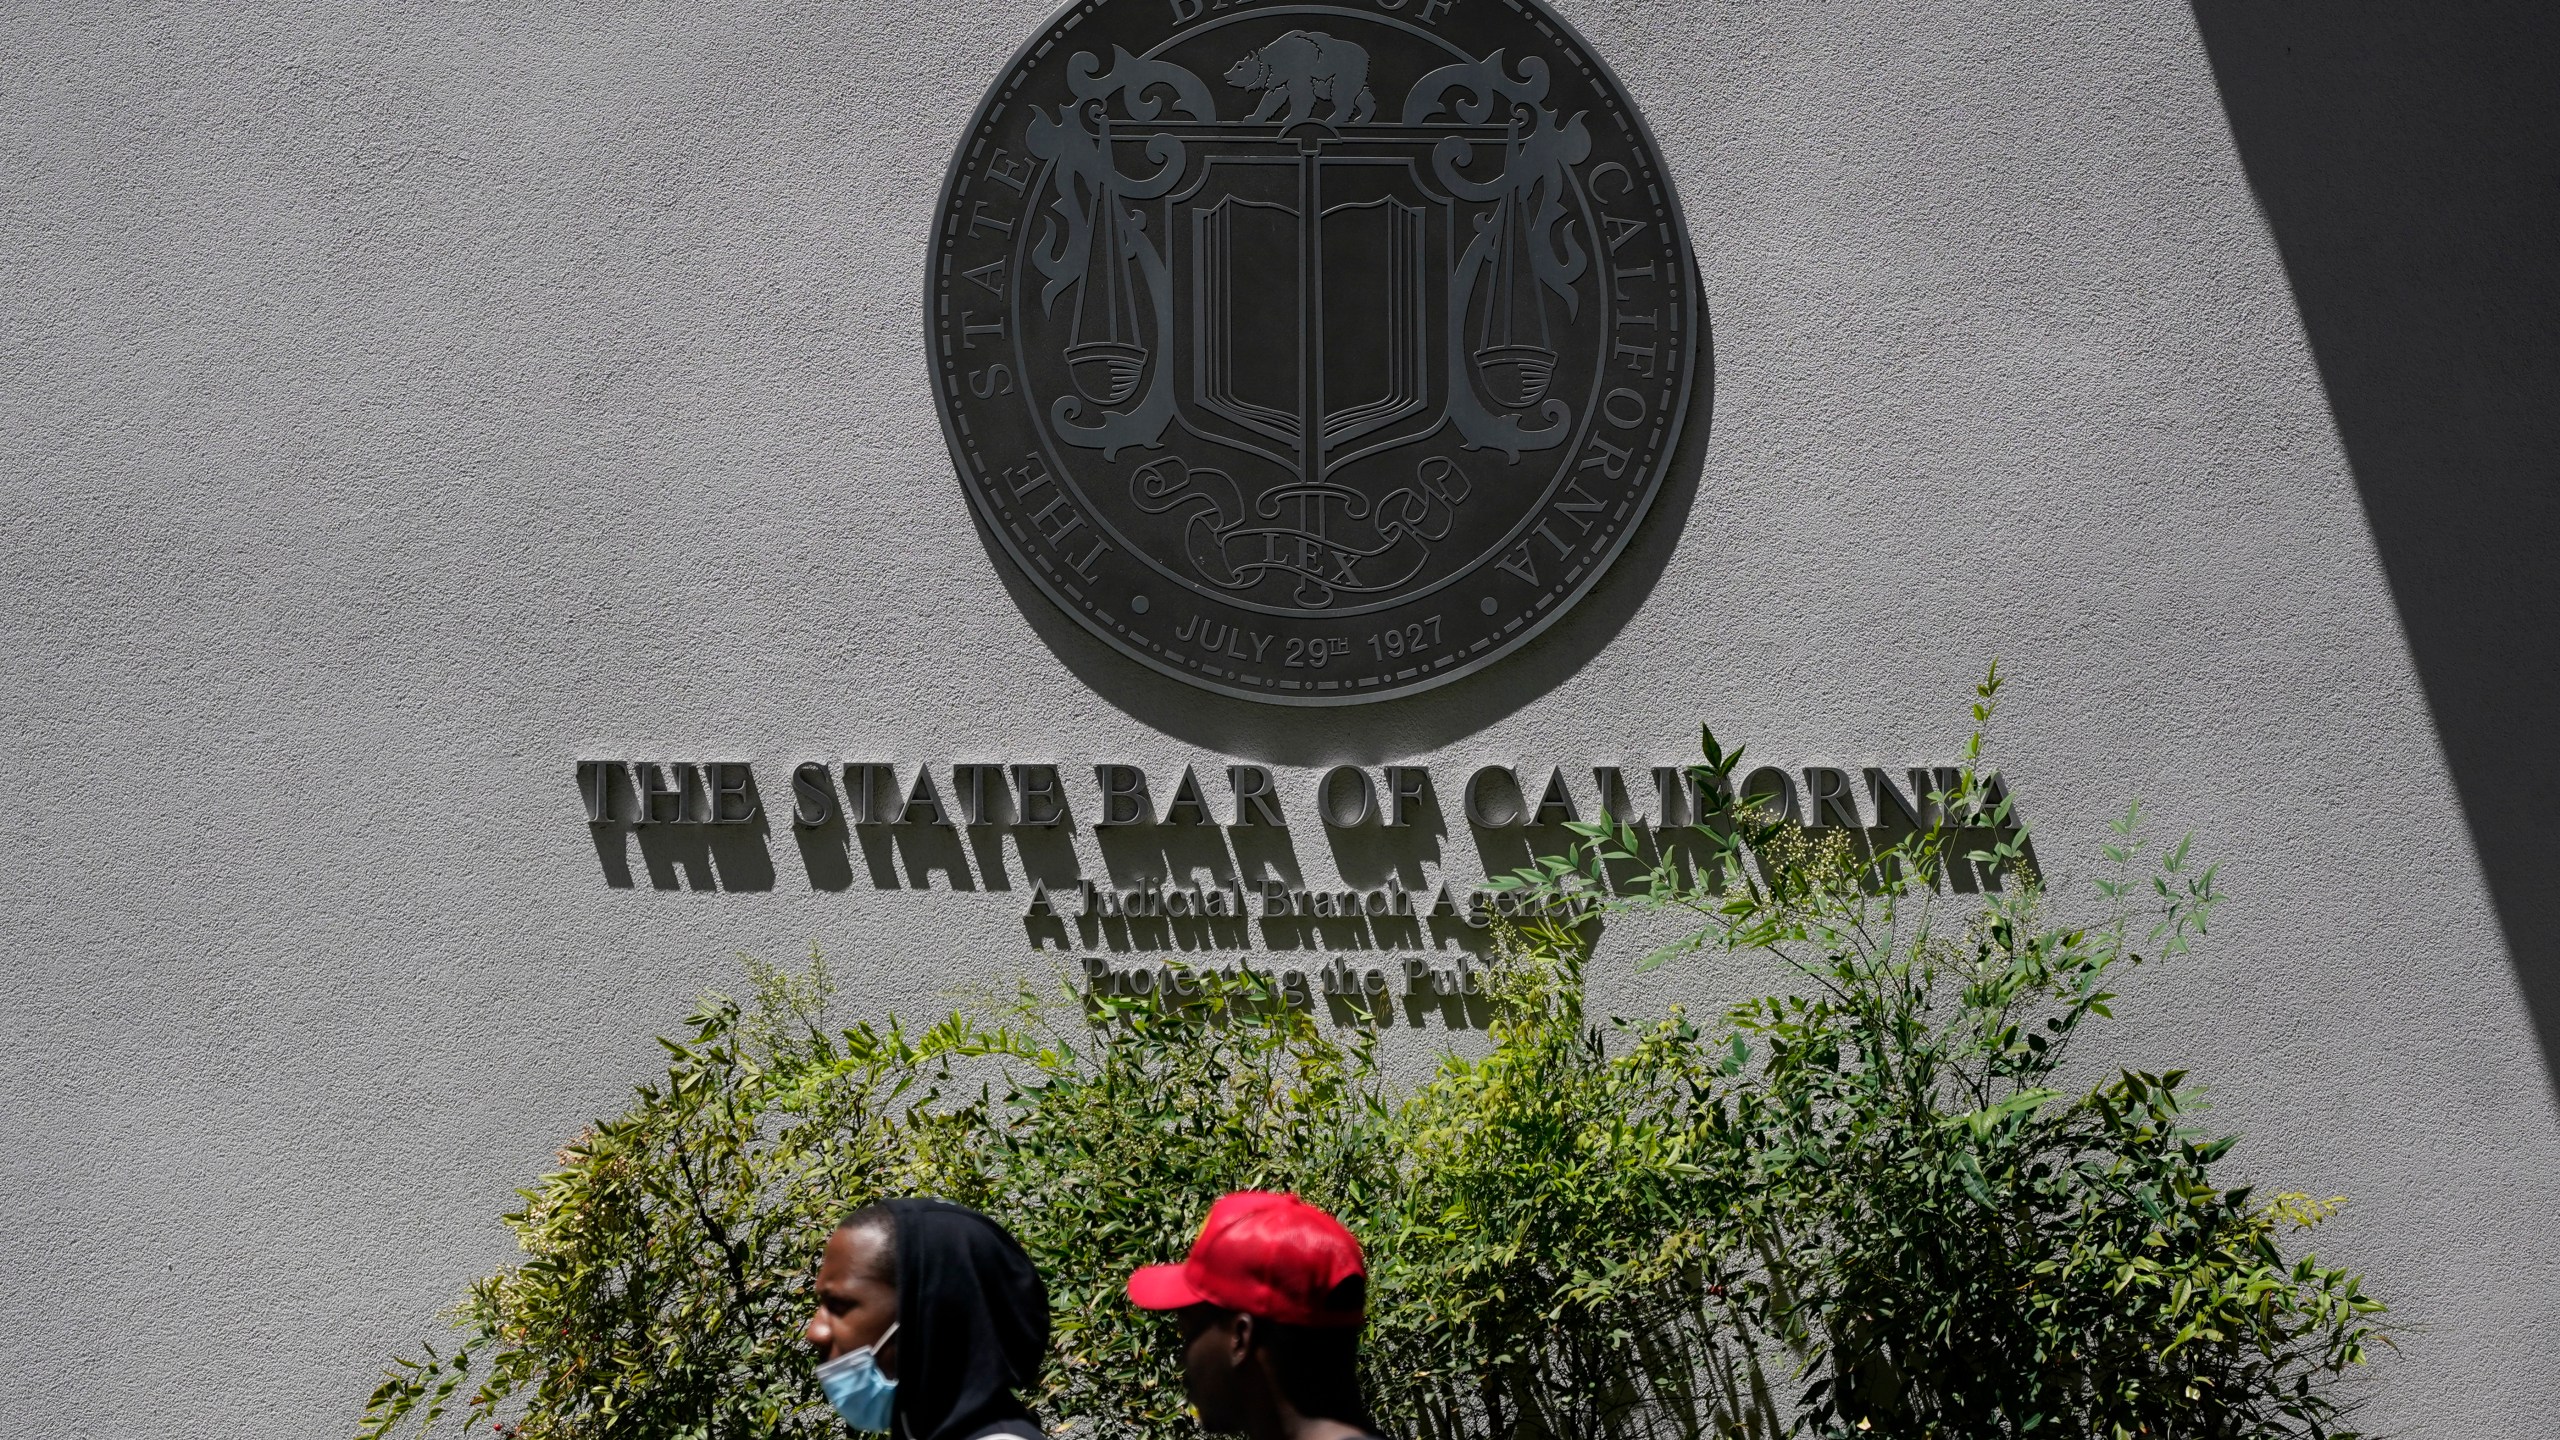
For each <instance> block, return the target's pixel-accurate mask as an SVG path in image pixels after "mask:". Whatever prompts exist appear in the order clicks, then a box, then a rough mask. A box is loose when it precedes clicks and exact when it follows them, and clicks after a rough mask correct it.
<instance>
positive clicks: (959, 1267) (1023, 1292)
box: [888, 1200, 1049, 1440]
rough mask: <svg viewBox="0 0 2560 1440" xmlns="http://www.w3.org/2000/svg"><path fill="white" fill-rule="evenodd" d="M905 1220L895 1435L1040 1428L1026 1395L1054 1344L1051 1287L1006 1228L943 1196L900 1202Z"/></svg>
mask: <svg viewBox="0 0 2560 1440" xmlns="http://www.w3.org/2000/svg"><path fill="white" fill-rule="evenodd" d="M888 1203H889V1210H890V1213H892V1214H894V1215H895V1216H897V1221H898V1395H897V1408H896V1410H895V1412H894V1414H893V1418H892V1420H891V1427H892V1428H891V1434H892V1435H894V1436H895V1437H896V1440H970V1437H971V1436H975V1435H979V1434H983V1433H984V1432H985V1431H987V1430H988V1429H989V1428H991V1427H995V1426H998V1425H1001V1424H1003V1422H1005V1421H1008V1420H1010V1421H1015V1422H1017V1423H1016V1424H1015V1425H1011V1426H1006V1427H1005V1428H1007V1429H1012V1430H1016V1431H1029V1432H1030V1433H1035V1434H1036V1433H1037V1428H1036V1426H1035V1425H1034V1423H1033V1422H1032V1420H1031V1411H1030V1409H1029V1408H1028V1407H1026V1406H1025V1405H1024V1404H1023V1403H1022V1401H1021V1400H1019V1399H1017V1398H1016V1394H1017V1392H1021V1391H1028V1390H1030V1389H1031V1388H1032V1386H1033V1384H1034V1383H1035V1382H1036V1381H1037V1380H1038V1378H1039V1375H1040V1361H1041V1359H1042V1358H1043V1356H1045V1355H1046V1354H1047V1352H1048V1349H1049V1287H1048V1286H1046V1285H1043V1284H1042V1283H1040V1272H1039V1271H1037V1270H1035V1269H1033V1268H1032V1267H1031V1257H1030V1256H1028V1255H1025V1254H1023V1253H1022V1247H1021V1246H1020V1245H1018V1244H1016V1243H1014V1239H1013V1237H1012V1236H1011V1235H1009V1234H1007V1233H1005V1228H1004V1227H1003V1226H1001V1225H999V1224H997V1223H996V1222H994V1221H993V1220H990V1219H988V1218H987V1217H986V1216H984V1215H981V1214H979V1213H978V1212H977V1211H975V1210H966V1209H963V1208H961V1207H960V1206H957V1205H953V1204H951V1203H949V1202H948V1201H943V1200H892V1201H890V1202H888Z"/></svg>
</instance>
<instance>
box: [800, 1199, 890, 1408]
mask: <svg viewBox="0 0 2560 1440" xmlns="http://www.w3.org/2000/svg"><path fill="white" fill-rule="evenodd" d="M897 1263H898V1262H897V1257H896V1256H895V1255H894V1254H892V1253H890V1250H889V1247H888V1244H887V1242H886V1240H885V1238H884V1237H883V1236H882V1235H881V1233H880V1232H879V1231H878V1230H875V1229H871V1228H869V1227H865V1228H863V1229H860V1230H838V1231H837V1232H836V1233H834V1234H833V1235H830V1236H828V1237H827V1250H826V1254H825V1255H823V1256H822V1257H820V1258H819V1261H818V1282H817V1285H816V1289H817V1292H818V1308H817V1310H816V1312H815V1313H813V1314H812V1315H810V1317H809V1324H808V1326H807V1327H806V1328H805V1329H803V1330H802V1332H801V1334H802V1336H803V1337H804V1338H806V1339H807V1340H808V1342H809V1348H810V1349H812V1350H815V1351H817V1352H818V1363H819V1364H821V1365H823V1364H825V1363H826V1362H827V1361H829V1360H833V1359H835V1358H836V1357H837V1356H839V1355H843V1354H846V1353H848V1352H850V1351H854V1350H859V1349H861V1348H862V1347H863V1346H865V1345H872V1344H877V1343H878V1342H879V1339H880V1337H881V1336H882V1335H885V1334H888V1331H889V1326H890V1325H891V1324H893V1323H895V1322H896V1320H897V1318H898V1282H897V1280H896V1279H895V1278H894V1277H895V1276H896V1274H897ZM873 1359H874V1362H875V1363H877V1364H878V1365H879V1367H880V1373H881V1374H883V1375H886V1376H888V1377H889V1378H890V1379H892V1380H895V1379H897V1378H898V1342H897V1339H896V1337H894V1336H892V1337H891V1338H890V1341H889V1343H888V1344H886V1345H883V1346H881V1347H880V1353H879V1354H878V1355H877V1356H875V1357H873Z"/></svg>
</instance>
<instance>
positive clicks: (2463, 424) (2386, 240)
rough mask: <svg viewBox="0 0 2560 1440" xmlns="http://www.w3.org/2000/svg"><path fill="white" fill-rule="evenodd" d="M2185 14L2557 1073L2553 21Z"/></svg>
mask: <svg viewBox="0 0 2560 1440" xmlns="http://www.w3.org/2000/svg"><path fill="white" fill-rule="evenodd" d="M2194 11H2195V17H2196V24H2197V28H2198V29H2199V30H2200V31H2201V32H2202V35H2203V39H2204V46H2205V52H2206V55H2207V56H2208V58H2209V59H2210V61H2211V63H2212V66H2213V73H2214V80H2215V83H2216V84H2217V85H2218V86H2219V87H2220V89H2221V92H2222V104H2223V109H2224V110H2225V111H2226V112H2227V114H2228V115H2229V117H2230V121H2231V132H2232V136H2233V139H2234V141H2235V143H2236V144H2237V145H2238V148H2239V153H2240V160H2241V164H2242V166H2243V167H2244V168H2245V170H2246V172H2247V174H2248V177H2249V182H2250V185H2251V186H2252V187H2253V188H2254V189H2255V191H2256V192H2257V197H2258V202H2259V205H2260V207H2261V208H2262V209H2263V210H2264V212H2265V215H2266V219H2267V224H2268V226H2269V228H2270V229H2271V230H2272V232H2273V234H2274V237H2275V242H2276V246H2277V248H2278V250H2279V251H2280V252H2281V254H2282V256H2283V260H2284V265H2285V269H2286V271H2287V273H2288V275H2289V276H2290V278H2291V280H2292V284H2293V292H2294V299H2295V303H2296V304H2297V305H2298V306H2299V308H2300V310H2301V314H2302V320H2303V325H2304V327H2305V330H2306V332H2307V333H2308V335H2309V339H2310V343H2311V348H2312V351H2313V353H2314V355H2315V357H2316V359H2317V361H2318V364H2319V367H2320V375H2321V379H2322V382H2323V383H2324V384H2325V386H2326V387H2327V390H2328V395H2329V405H2330V408H2331V410H2332V411H2333V412H2334V414H2335V416H2336V419H2337V424H2338V431H2339V434H2340V437H2341V438H2342V439H2343V440H2344V442H2345V446H2346V454H2347V462H2348V464H2349V466H2350V467H2351V468H2352V470H2353V472H2354V476H2355V483H2356V489H2357V492H2358V494H2359V495H2360V497H2361V498H2362V500H2363V503H2364V510H2365V516H2366V519H2367V522H2368V523H2369V525H2370V526H2371V528H2372V532H2373V537H2374V542H2375V544H2376V546H2377V548H2378V549H2379V550H2380V553H2381V558H2382V565H2383V569H2384V572H2385V574H2386V575H2387V577H2388V579H2389V582H2390V586H2391V592H2392V597H2393V599H2394V600H2395V602H2396V603H2397V604H2398V607H2399V612H2400V620H2401V625H2402V628H2403V629H2404V630H2405V631H2406V633H2407V635H2408V638H2409V646H2410V649H2411V652H2412V654H2413V655H2414V657H2415V659H2416V662H2417V668H2418V675H2419V678H2420V681H2421V683H2423V684H2424V686H2425V687H2426V694H2427V701H2428V704H2429V706H2430V707H2431V708H2432V709H2433V711H2434V718H2435V723H2436V730H2437V733H2438V734H2439V735H2440V736H2441V737H2442V740H2443V744H2444V749H2445V755H2446V758H2447V760H2448V762H2449V763H2450V764H2451V766H2452V770H2453V779H2454V783H2455V786H2456V787H2457V789H2458V790H2459V792H2460V797H2461V802H2462V807H2463V812H2464V815H2465V817H2466V819H2467V820H2468V822H2469V824H2470V828H2471V836H2472V841H2473V844H2474V845H2475V846H2476V847H2477V849H2478V851H2479V854H2480V860H2481V863H2482V865H2483V867H2484V868H2485V871H2486V873H2487V877H2488V882H2489V888H2490V891H2491V894H2492V897H2493V898H2494V900H2495V902H2496V905H2497V910H2498V916H2499V920H2500V923H2501V924H2502V925H2503V926H2504V928H2505V931H2506V937H2507V946H2508V951H2509V953H2510V955H2511V956H2512V957H2513V960H2514V964H2515V966H2516V978H2517V981H2518V985H2519V988H2520V989H2521V990H2522V992H2523V994H2524V998H2525V1002H2526V1005H2527V1007H2528V1009H2529V1010H2530V1012H2531V1014H2532V1017H2533V1022H2534V1026H2535V1028H2536V1030H2537V1032H2538V1034H2539V1036H2540V1039H2541V1043H2542V1054H2543V1061H2544V1065H2545V1067H2546V1069H2547V1070H2548V1071H2550V1072H2551V1073H2552V1074H2553V1075H2554V1076H2555V1077H2560V884H2555V882H2554V878H2553V877H2554V874H2555V867H2554V864H2553V855H2552V853H2551V851H2552V844H2551V839H2552V821H2553V818H2554V817H2555V816H2560V768H2555V767H2554V765H2553V762H2552V742H2553V739H2554V736H2553V725H2554V721H2555V718H2560V715H2555V711H2560V80H2555V78H2554V77H2555V76H2560V10H2555V9H2554V8H2553V7H2550V6H2548V5H2545V4H2536V3H2503V4H2483V3H2456V4H2443V5H2410V4H2405V3H2375V0H2283V3H2269V0H2194Z"/></svg>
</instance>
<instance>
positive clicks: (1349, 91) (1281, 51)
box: [1227, 30, 1378, 125]
mask: <svg viewBox="0 0 2560 1440" xmlns="http://www.w3.org/2000/svg"><path fill="white" fill-rule="evenodd" d="M1227 83H1228V84H1230V85H1233V86H1235V87H1237V88H1238V89H1243V90H1259V91H1261V92H1262V103H1261V104H1259V105H1256V106H1254V107H1253V113H1252V114H1251V115H1249V116H1247V117H1245V123H1247V124H1259V123H1260V122H1262V121H1265V120H1268V119H1270V118H1271V114H1272V112H1273V111H1275V110H1278V109H1279V108H1280V102H1281V101H1283V100H1286V101H1288V102H1289V113H1288V114H1287V115H1286V116H1285V117H1283V118H1282V119H1281V121H1280V123H1281V124H1283V125H1295V124H1297V123H1298V122H1299V121H1301V120H1313V119H1314V118H1316V102H1317V101H1318V100H1330V101H1332V102H1333V116H1332V119H1333V121H1334V123H1336V124H1341V123H1344V122H1345V121H1346V119H1347V120H1348V122H1349V123H1352V124H1358V123H1359V122H1361V121H1364V120H1366V119H1368V118H1369V116H1370V114H1371V113H1372V112H1374V111H1375V110H1376V109H1377V108H1378V97H1376V96H1374V95H1372V94H1370V93H1369V52H1368V51H1366V50H1363V49H1361V48H1360V47H1359V46H1357V45H1354V44H1352V43H1351V42H1350V41H1348V40H1336V39H1334V38H1333V37H1332V36H1330V35H1325V34H1321V33H1319V32H1316V31H1312V30H1292V31H1290V32H1289V33H1288V34H1286V35H1283V36H1281V37H1280V38H1279V39H1277V40H1274V41H1272V42H1271V43H1270V44H1268V45H1265V46H1263V47H1262V48H1261V49H1259V50H1256V51H1254V52H1253V53H1252V54H1250V55H1247V56H1246V57H1244V58H1243V59H1241V60H1239V61H1237V62H1236V63H1235V64H1234V65H1232V66H1230V67H1228V69H1227Z"/></svg>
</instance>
